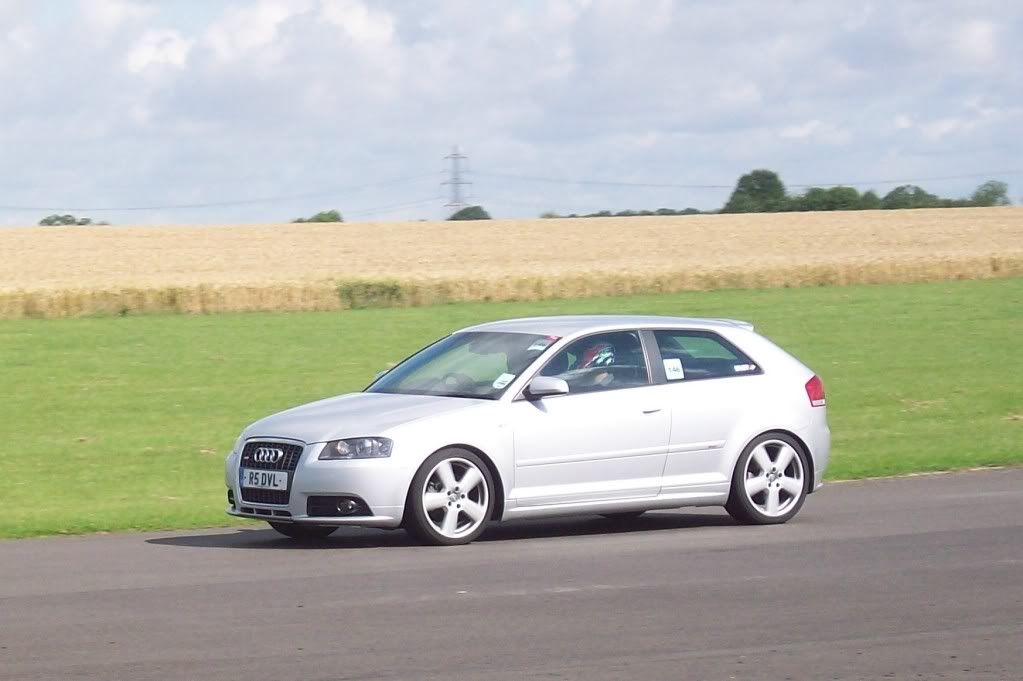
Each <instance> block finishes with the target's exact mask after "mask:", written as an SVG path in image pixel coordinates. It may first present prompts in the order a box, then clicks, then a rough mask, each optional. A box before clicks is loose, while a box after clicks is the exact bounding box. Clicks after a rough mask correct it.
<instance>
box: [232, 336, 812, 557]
mask: <svg viewBox="0 0 1023 681" xmlns="http://www.w3.org/2000/svg"><path fill="white" fill-rule="evenodd" d="M830 445H831V435H830V431H829V429H828V423H827V417H826V409H825V398H824V386H823V384H822V382H821V380H820V378H818V377H817V376H816V375H815V374H814V372H813V371H811V370H810V369H808V368H807V367H806V366H804V365H803V364H801V363H800V362H799V361H798V360H796V359H795V358H794V357H792V356H791V355H789V354H788V353H786V352H785V351H784V350H782V349H781V348H779V347H778V346H777V345H775V344H774V343H772V342H771V341H769V340H767V339H766V338H764V337H763V336H761V335H759V334H757V333H755V332H754V330H753V326H752V325H751V324H748V323H746V322H741V321H735V320H730V319H687V318H675V317H636V316H580V317H536V318H531V319H514V320H508V321H501V322H492V323H489V324H481V325H478V326H473V327H470V328H466V329H462V330H461V331H456V332H455V333H452V334H451V335H449V336H447V337H445V338H442V339H440V340H438V341H436V342H435V343H433V344H431V345H429V346H427V347H426V348H423V349H422V350H420V351H419V352H417V353H416V354H414V355H412V356H411V357H409V358H408V359H406V360H404V361H403V362H401V363H399V364H398V365H397V366H395V367H394V368H392V369H390V370H388V371H387V372H385V373H383V374H381V375H380V376H378V378H377V379H376V380H375V381H374V382H373V383H371V384H370V385H369V387H367V388H366V389H365V390H363V391H362V392H358V393H352V394H348V395H341V396H338V397H332V398H328V399H325V400H321V401H318V402H313V403H311V404H306V405H303V406H299V407H295V408H293V409H289V410H287V411H283V412H280V413H278V414H274V415H272V416H269V417H267V418H264V419H262V420H260V421H257V422H255V423H253V424H252V425H250V426H248V427H247V428H246V429H245V430H244V431H243V432H242V434H241V437H239V438H238V441H237V443H236V444H235V446H234V449H233V451H232V452H231V453H230V455H228V457H227V461H226V482H227V487H228V493H227V496H228V503H229V508H228V510H227V512H228V513H230V514H231V515H235V516H240V517H246V518H258V519H262V520H266V521H268V522H269V523H270V525H271V526H272V527H274V528H275V529H276V530H278V531H279V532H281V533H282V534H285V535H287V536H289V537H294V538H301V539H314V538H321V537H326V536H327V535H329V534H330V533H331V532H333V531H334V530H336V529H337V528H338V527H340V526H342V525H362V526H369V527H384V528H397V527H404V528H405V529H406V530H408V531H409V532H410V533H412V534H413V535H414V536H416V537H417V538H419V539H420V540H422V541H424V542H426V543H430V544H447V545H450V544H464V543H467V542H470V541H472V540H473V539H475V538H476V537H478V536H479V535H480V534H481V533H482V532H483V531H484V529H485V527H486V525H487V523H488V522H489V521H491V520H495V521H496V520H507V519H512V518H537V517H547V516H558V515H571V514H599V515H604V516H608V517H611V518H620V519H623V518H631V517H634V516H638V515H640V514H642V513H643V512H645V511H649V510H653V509H668V508H679V507H684V506H715V505H717V506H724V507H725V508H726V509H727V511H728V513H730V514H731V515H732V517H734V518H735V519H736V520H737V521H739V522H741V523H751V524H771V523H783V522H785V521H787V520H789V519H791V518H792V517H793V516H794V515H795V514H796V513H797V512H798V511H799V509H800V508H801V507H802V505H803V502H804V501H805V500H806V497H807V495H808V494H810V493H811V492H813V491H815V490H817V489H818V488H819V487H820V486H821V479H822V476H823V474H824V470H825V468H826V467H827V464H828V454H829V450H830Z"/></svg>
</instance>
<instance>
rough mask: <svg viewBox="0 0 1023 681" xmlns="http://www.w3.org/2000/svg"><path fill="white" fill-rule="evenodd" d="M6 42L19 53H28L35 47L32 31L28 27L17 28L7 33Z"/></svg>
mask: <svg viewBox="0 0 1023 681" xmlns="http://www.w3.org/2000/svg"><path fill="white" fill-rule="evenodd" d="M5 38H6V42H7V43H8V44H9V45H11V47H13V48H14V49H15V50H17V51H19V52H27V51H29V50H31V49H32V48H33V47H35V38H34V36H33V34H32V30H31V29H30V28H28V27H27V26H15V27H13V28H11V29H10V30H8V31H7V35H6V36H5Z"/></svg>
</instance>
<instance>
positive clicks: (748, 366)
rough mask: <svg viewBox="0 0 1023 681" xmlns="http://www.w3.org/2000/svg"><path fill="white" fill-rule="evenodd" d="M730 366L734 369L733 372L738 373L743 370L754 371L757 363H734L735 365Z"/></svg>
mask: <svg viewBox="0 0 1023 681" xmlns="http://www.w3.org/2000/svg"><path fill="white" fill-rule="evenodd" d="M732 368H733V369H735V373H737V374H740V373H742V372H744V371H756V370H757V365H756V364H736V365H734V366H732Z"/></svg>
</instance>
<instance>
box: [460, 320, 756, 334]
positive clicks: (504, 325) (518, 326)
mask: <svg viewBox="0 0 1023 681" xmlns="http://www.w3.org/2000/svg"><path fill="white" fill-rule="evenodd" d="M648 328H685V329H710V330H714V329H721V328H731V329H735V328H739V329H746V330H748V331H752V330H753V325H752V324H750V323H749V322H744V321H740V320H737V319H718V318H708V317H662V316H657V315H561V316H551V317H525V318H522V319H505V320H502V321H496V322H487V323H485V324H477V325H475V326H470V327H467V328H464V329H461V331H504V332H511V333H531V334H537V335H552V336H559V337H562V338H564V337H565V336H572V335H575V334H578V333H585V332H596V331H613V330H615V329H648Z"/></svg>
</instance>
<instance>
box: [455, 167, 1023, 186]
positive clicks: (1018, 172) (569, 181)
mask: <svg viewBox="0 0 1023 681" xmlns="http://www.w3.org/2000/svg"><path fill="white" fill-rule="evenodd" d="M475 174H476V175H478V176H480V177H493V178H497V179H509V180H523V181H526V182H541V183H548V184H579V185H596V186H606V187H640V188H646V189H732V188H734V187H735V183H734V182H733V183H732V184H679V183H674V182H621V181H617V180H594V179H570V178H562V177H542V176H538V175H516V174H512V173H487V172H477V173H475ZM1021 174H1023V170H992V171H987V172H982V173H970V174H968V175H944V176H940V177H918V178H911V179H901V180H857V181H855V182H814V183H807V184H804V183H795V184H789V183H786V186H787V187H793V188H796V189H809V188H811V187H862V186H871V185H878V184H915V183H919V182H942V181H946V180H969V179H976V178H980V177H994V176H1005V175H1021Z"/></svg>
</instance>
